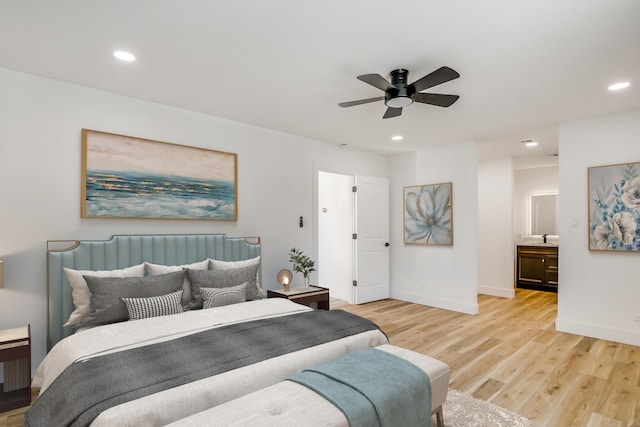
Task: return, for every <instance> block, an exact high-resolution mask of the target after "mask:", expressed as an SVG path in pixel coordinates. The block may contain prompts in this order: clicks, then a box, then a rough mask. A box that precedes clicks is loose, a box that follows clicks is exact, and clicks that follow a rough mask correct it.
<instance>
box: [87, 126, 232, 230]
mask: <svg viewBox="0 0 640 427" xmlns="http://www.w3.org/2000/svg"><path fill="white" fill-rule="evenodd" d="M236 170H237V155H236V154H234V153H225V152H222V151H215V150H207V149H204V148H197V147H188V146H184V145H177V144H171V143H167V142H160V141H152V140H148V139H142V138H135V137H130V136H123V135H115V134H111V133H106V132H98V131H93V130H88V129H83V130H82V200H81V215H82V217H83V218H156V219H159V218H166V219H217V220H232V221H234V220H237V203H236V199H237V184H236V177H237V171H236Z"/></svg>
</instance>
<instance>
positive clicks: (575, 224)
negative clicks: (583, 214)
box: [571, 218, 580, 228]
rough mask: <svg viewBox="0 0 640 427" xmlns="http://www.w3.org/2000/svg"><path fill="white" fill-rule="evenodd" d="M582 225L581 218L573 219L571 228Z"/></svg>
mask: <svg viewBox="0 0 640 427" xmlns="http://www.w3.org/2000/svg"><path fill="white" fill-rule="evenodd" d="M579 225H580V218H571V226H572V227H573V228H576V227H577V226H579Z"/></svg>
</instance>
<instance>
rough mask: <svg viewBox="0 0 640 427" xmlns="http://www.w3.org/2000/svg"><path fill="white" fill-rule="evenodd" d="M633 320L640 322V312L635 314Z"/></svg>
mask: <svg viewBox="0 0 640 427" xmlns="http://www.w3.org/2000/svg"><path fill="white" fill-rule="evenodd" d="M633 320H635V321H636V322H640V313H636V314H634V315H633Z"/></svg>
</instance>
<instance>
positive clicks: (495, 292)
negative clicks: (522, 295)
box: [478, 286, 516, 298]
mask: <svg viewBox="0 0 640 427" xmlns="http://www.w3.org/2000/svg"><path fill="white" fill-rule="evenodd" d="M478 293H479V294H482V295H492V296H494V297H503V298H514V297H515V296H516V290H515V289H513V288H511V289H505V288H491V287H489V286H478Z"/></svg>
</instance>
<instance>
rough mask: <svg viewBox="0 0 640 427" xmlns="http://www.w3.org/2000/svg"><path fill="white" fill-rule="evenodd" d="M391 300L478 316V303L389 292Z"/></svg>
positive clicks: (402, 292)
mask: <svg viewBox="0 0 640 427" xmlns="http://www.w3.org/2000/svg"><path fill="white" fill-rule="evenodd" d="M390 296H391V298H393V299H397V300H400V301H406V302H412V303H416V304H422V305H426V306H429V307H436V308H442V309H444V310H451V311H457V312H459V313H465V314H478V303H477V302H476V303H468V302H463V301H456V300H449V299H444V298H435V297H430V296H425V295H418V294H414V293H411V292H404V291H397V290H395V291H394V290H391V295H390Z"/></svg>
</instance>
